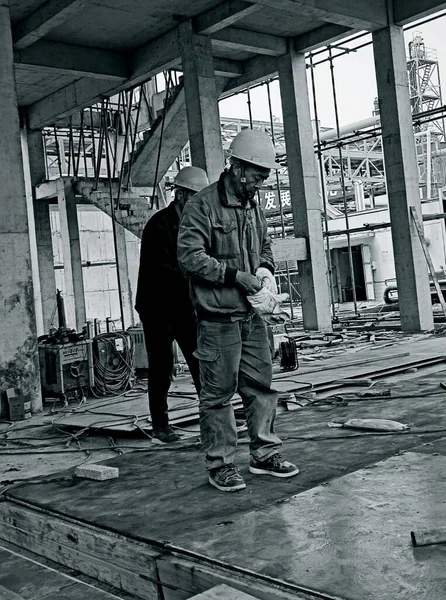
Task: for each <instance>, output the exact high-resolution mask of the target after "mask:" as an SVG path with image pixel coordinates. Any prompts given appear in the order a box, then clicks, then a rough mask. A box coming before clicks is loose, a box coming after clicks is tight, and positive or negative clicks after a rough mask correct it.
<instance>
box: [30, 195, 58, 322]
mask: <svg viewBox="0 0 446 600" xmlns="http://www.w3.org/2000/svg"><path fill="white" fill-rule="evenodd" d="M34 220H35V226H36V242H37V256H38V263H39V277H40V297H41V303H42V319H43V330H44V333H48V330H49V329H50V327H51V326H53V327H58V326H59V321H58V315H57V310H55V309H56V277H55V271H54V250H53V240H52V235H51V220H50V203H49V202H47V201H45V200H39V201H38V202H35V203H34Z"/></svg>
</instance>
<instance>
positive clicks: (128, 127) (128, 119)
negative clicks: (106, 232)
mask: <svg viewBox="0 0 446 600" xmlns="http://www.w3.org/2000/svg"><path fill="white" fill-rule="evenodd" d="M132 102H133V90H131V91H130V100H128V112H127V118H126V122H125V132H124V148H123V151H122V157H121V170H120V171H119V183H118V196H117V199H116V208H118V207H119V201H120V199H121V188H122V180H123V177H124V163H125V155H126V152H127V137H128V132H129V129H130V118H131V113H132Z"/></svg>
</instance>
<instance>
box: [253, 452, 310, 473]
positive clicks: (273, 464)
mask: <svg viewBox="0 0 446 600" xmlns="http://www.w3.org/2000/svg"><path fill="white" fill-rule="evenodd" d="M249 471H250V473H255V474H256V475H273V477H293V475H297V474H298V473H299V469H298V468H297V467H296V465H293V463H290V462H288V461H287V460H284V459H283V458H282V456H280V454H277V453H276V454H272V455H271V456H269V457H268V458H267V459H265V460H258V459H256V458H254V457H253V456H251V460H250V461H249Z"/></svg>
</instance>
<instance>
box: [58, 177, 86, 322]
mask: <svg viewBox="0 0 446 600" xmlns="http://www.w3.org/2000/svg"><path fill="white" fill-rule="evenodd" d="M57 203H58V205H59V213H60V230H61V236H62V248H63V262H64V275H65V277H64V279H65V290H64V293H63V297H64V301H65V314H66V318H67V327H68V328H70V329H77V330H78V331H81V330H82V327H83V326H84V324H85V321H86V318H87V317H86V311H85V293H84V278H83V273H82V256H81V245H80V238H79V222H78V216H77V206H76V197H75V195H74V191H73V188H72V186H71V184H68V185H65V184H64V180H63V179H59V180H58V181H57Z"/></svg>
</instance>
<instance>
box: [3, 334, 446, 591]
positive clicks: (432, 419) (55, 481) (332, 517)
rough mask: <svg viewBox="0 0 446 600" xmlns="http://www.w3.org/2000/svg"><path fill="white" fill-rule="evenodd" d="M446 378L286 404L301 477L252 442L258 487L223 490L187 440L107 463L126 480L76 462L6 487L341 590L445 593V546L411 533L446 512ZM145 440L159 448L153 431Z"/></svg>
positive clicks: (150, 536) (431, 341)
mask: <svg viewBox="0 0 446 600" xmlns="http://www.w3.org/2000/svg"><path fill="white" fill-rule="evenodd" d="M412 346H413V347H412ZM433 348H435V349H436V351H437V353H438V354H445V355H446V338H444V337H431V338H424V339H421V340H420V341H418V342H413V343H412V344H411V350H412V351H413V355H414V356H415V355H416V356H422V355H423V354H427V353H432V349H433ZM386 351H388V349H387V350H386ZM394 352H395V354H397V353H398V352H401V347H400V346H396V347H395V348H394ZM360 355H361V356H362V355H363V353H361V354H360ZM331 360H339V358H337V359H331ZM364 362H367V356H366V353H364ZM324 375H325V374H324ZM342 375H343V371H342V369H340V370H339V372H337V377H341V376H342ZM315 377H316V373H314V375H313V378H315ZM301 378H302V379H305V378H308V374H306V375H304V376H302V377H301ZM301 378H299V379H301ZM444 380H446V373H445V367H444V364H443V365H439V366H437V367H436V368H435V369H434V368H431V369H429V370H426V371H425V370H420V371H417V372H412V373H407V374H402V375H401V374H400V375H399V376H394V377H392V378H390V379H386V380H385V381H383V382H382V383H380V384H376V385H377V387H391V390H392V396H391V397H390V398H375V399H361V400H360V399H358V398H356V399H355V398H352V397H350V400H349V402H348V404H347V405H337V404H325V403H323V404H320V405H316V406H312V407H305V408H303V409H299V410H297V411H293V412H288V413H283V414H282V415H280V416H279V418H278V433H279V434H280V436H281V437H282V439H283V441H284V455H285V456H286V457H287V458H289V459H290V460H293V461H295V462H297V463H298V464H299V466H300V467H301V473H300V474H299V476H297V477H295V478H292V479H289V480H277V479H273V478H271V477H258V476H254V475H251V474H249V473H248V470H247V464H248V447H247V444H246V443H243V440H241V442H242V443H241V444H240V447H239V450H238V454H237V463H238V464H239V465H240V467H241V471H242V474H243V475H244V477H245V478H246V482H247V484H248V487H247V489H246V490H245V491H244V492H241V493H238V494H221V493H219V492H217V491H216V490H214V489H213V488H211V486H209V484H208V483H207V481H206V475H205V471H204V468H203V457H202V455H201V452H200V449H199V448H197V447H196V446H195V444H194V443H189V444H187V443H184V444H179V445H178V446H171V447H158V448H156V449H153V448H152V449H153V450H154V451H149V452H143V453H139V452H137V451H135V452H133V453H127V454H125V455H123V456H119V457H118V456H116V454H115V455H114V458H113V459H112V460H108V461H107V464H110V465H113V466H117V467H119V469H120V477H119V478H118V479H116V480H112V481H106V482H94V481H87V480H79V479H76V478H74V477H73V473H72V471H71V470H68V471H62V472H60V473H58V475H57V476H56V477H54V476H50V477H48V476H47V477H41V478H40V480H34V481H33V482H32V485H27V484H26V483H23V484H21V485H19V486H18V487H14V488H12V489H10V490H9V491H8V492H7V493H6V496H7V497H9V498H10V499H11V500H12V501H13V500H14V499H18V500H23V501H26V502H28V503H31V504H33V505H36V506H41V507H44V508H46V509H49V510H54V511H57V512H59V513H62V514H65V515H68V516H71V517H73V518H75V519H81V520H83V521H86V522H88V523H92V524H95V525H97V526H100V527H103V528H105V529H108V530H113V531H117V532H120V533H122V534H124V535H128V536H138V537H140V538H143V539H146V540H147V541H150V540H155V541H157V542H163V543H167V544H172V545H173V546H175V547H178V548H182V549H184V550H187V551H190V552H195V553H197V554H199V555H205V556H207V557H209V558H216V559H218V560H220V561H222V562H223V563H228V564H231V565H235V566H239V567H241V568H244V569H248V570H251V571H254V572H257V573H260V574H263V575H267V576H270V577H273V578H275V579H279V580H282V581H284V582H286V583H288V584H291V585H294V586H300V587H304V588H310V589H313V590H316V591H317V592H321V593H327V594H330V595H332V596H335V597H337V598H340V599H342V600H400V599H401V600H403V599H406V598H407V599H409V598H410V599H411V600H412V599H413V598H417V599H422V600H428V599H429V600H443V599H444V598H445V597H446V579H445V577H446V571H445V569H444V559H445V550H446V548H445V547H444V546H435V547H431V548H419V549H412V547H411V543H410V531H411V530H412V529H417V528H425V527H426V528H431V527H435V526H436V525H444V523H445V522H446V504H445V500H444V498H445V497H446V494H445V492H446V487H445V485H446V484H445V482H444V477H442V474H443V472H444V469H445V467H446V392H444V390H443V389H442V388H441V387H440V382H443V381H444ZM345 391H346V392H349V393H350V392H351V391H352V389H351V388H348V389H347V390H345ZM334 393H338V391H337V390H336V391H334V392H333V394H334ZM338 417H369V418H387V419H396V420H398V421H401V422H403V423H408V424H409V425H410V427H411V430H410V431H409V432H407V433H399V434H390V435H385V434H384V435H383V434H375V433H367V432H363V431H360V432H358V431H353V430H347V429H330V428H328V427H327V424H328V423H329V422H330V421H331V420H332V419H334V418H338ZM92 439H96V438H92ZM127 442H128V440H127ZM138 443H142V444H146V448H147V441H146V440H141V441H140V442H138ZM99 456H100V455H99ZM94 457H95V458H96V459H97V458H98V457H97V455H96V454H94ZM69 458H70V459H72V457H71V456H70V457H69ZM77 458H79V455H77ZM64 460H66V459H65V457H64ZM60 464H61V469H60V470H62V468H63V467H65V466H69V465H67V464H63V466H62V463H60ZM0 533H1V532H0Z"/></svg>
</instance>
